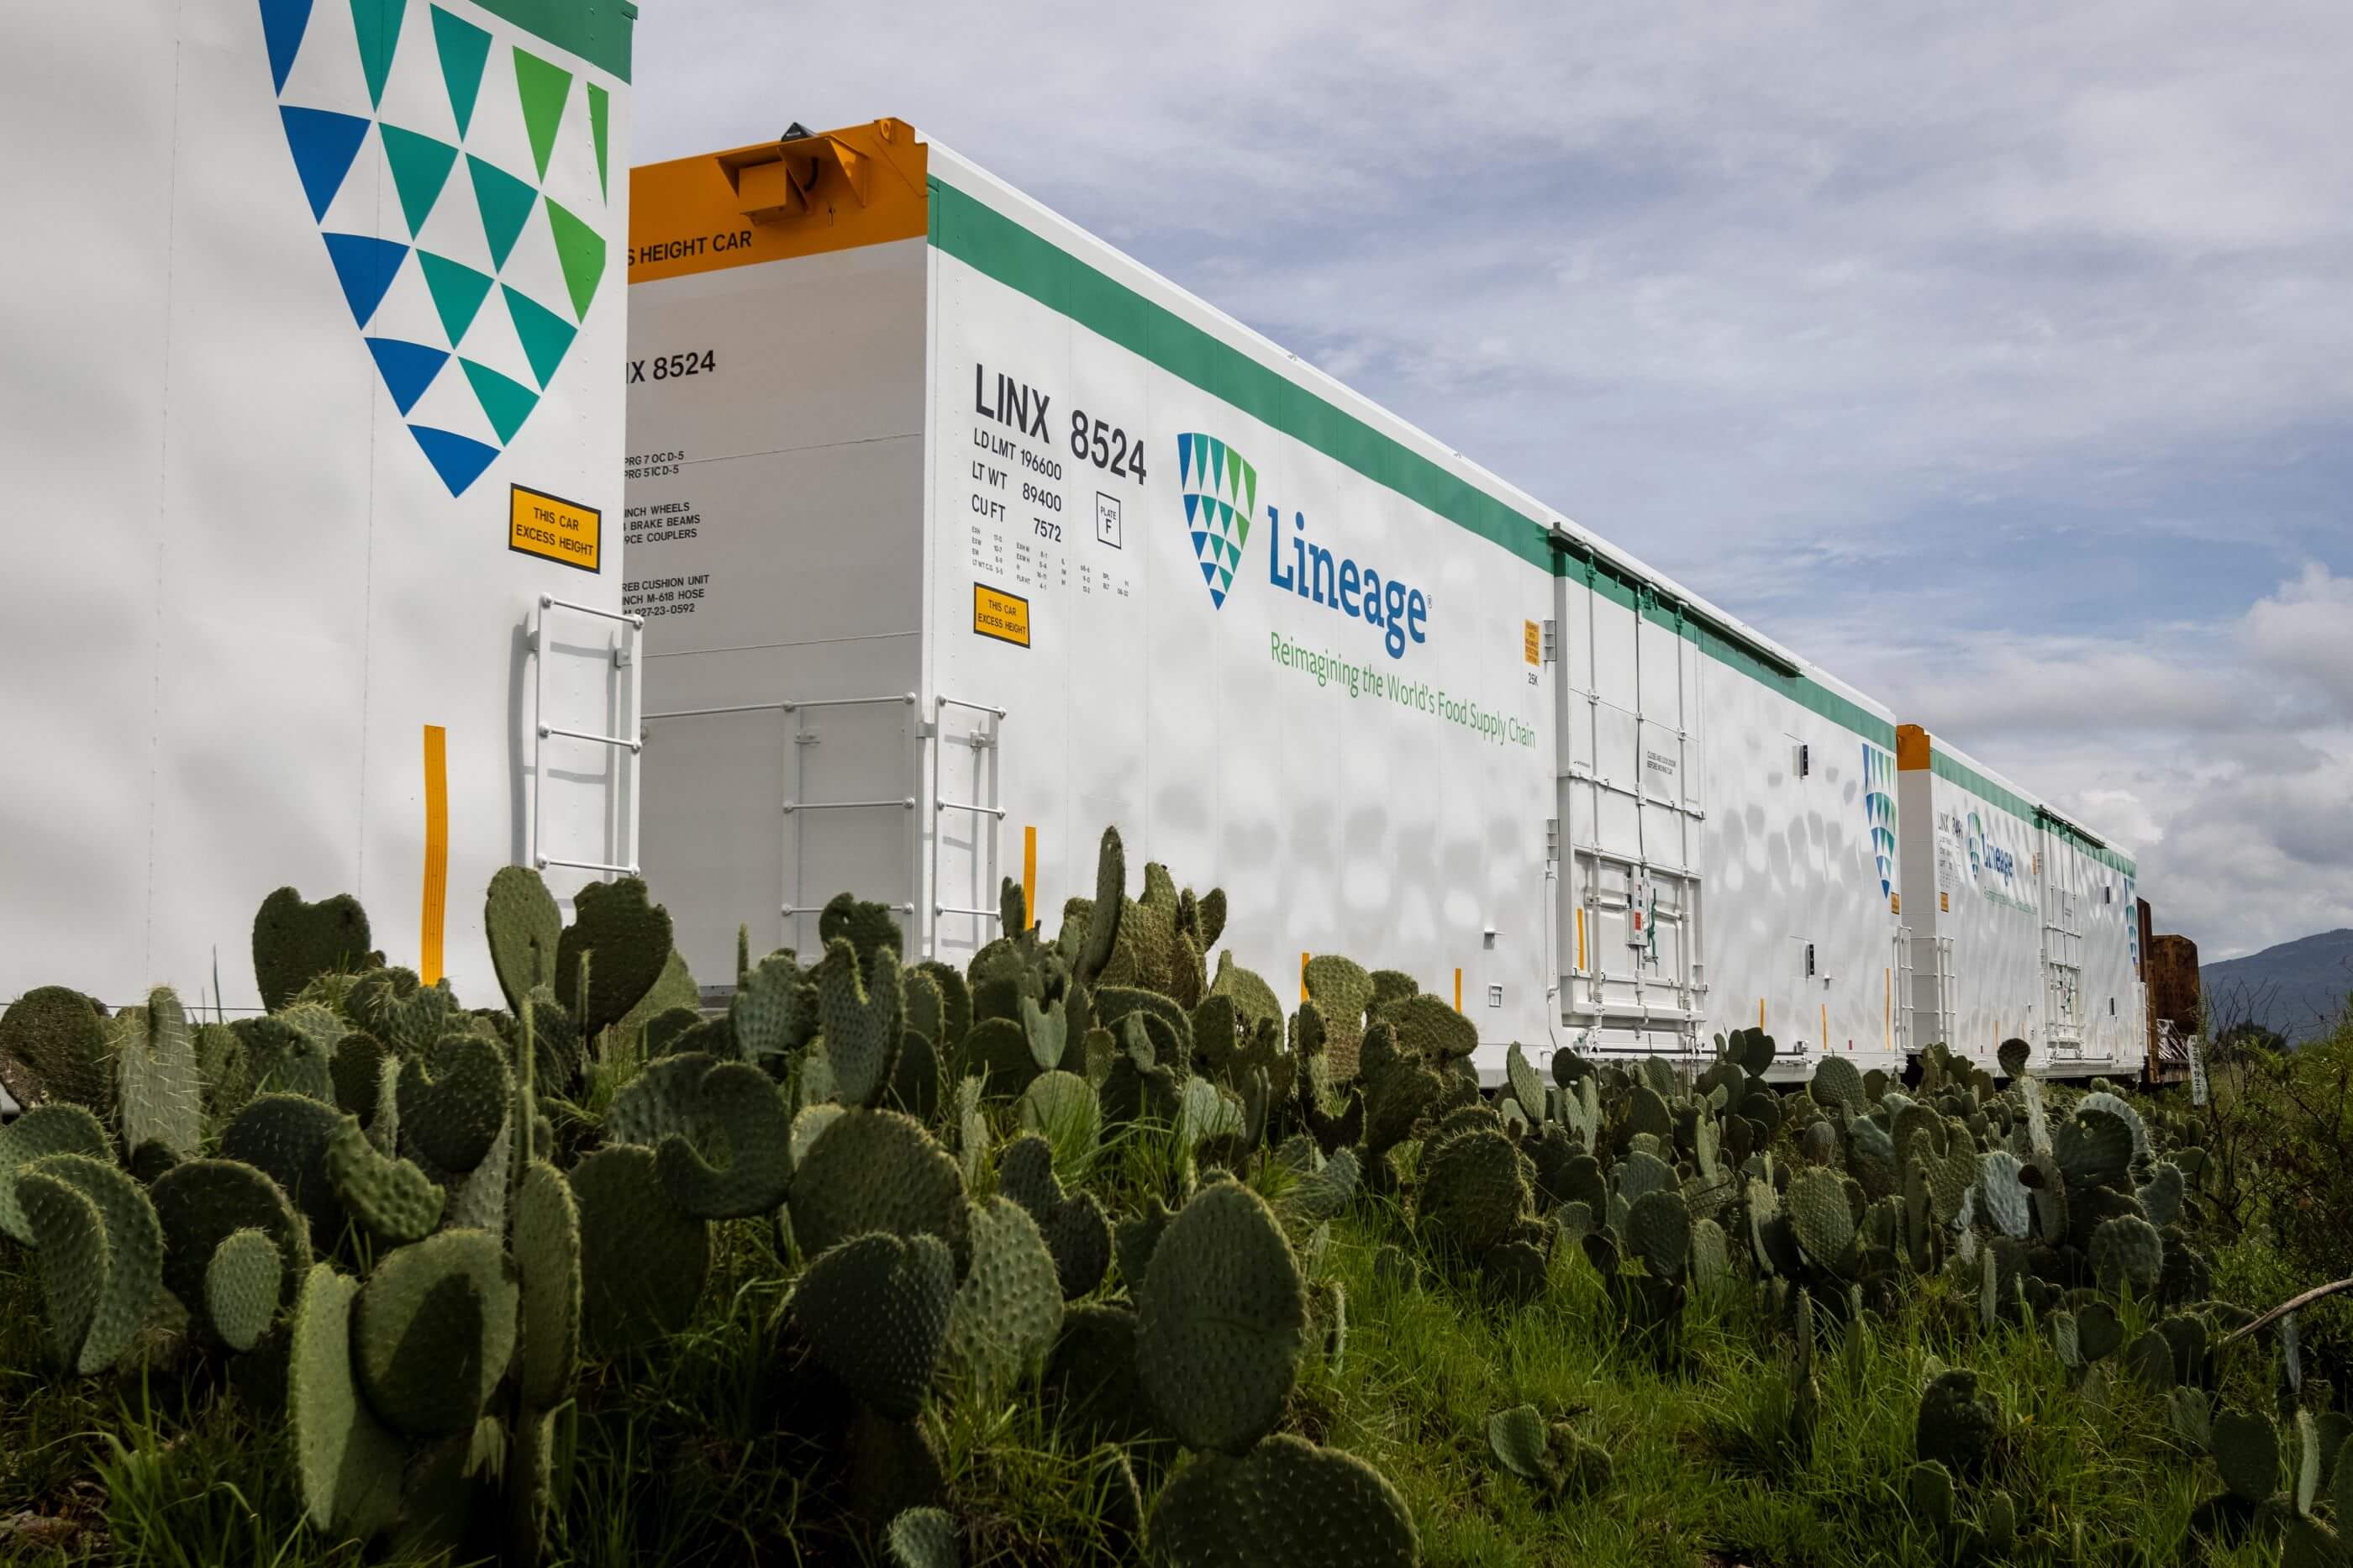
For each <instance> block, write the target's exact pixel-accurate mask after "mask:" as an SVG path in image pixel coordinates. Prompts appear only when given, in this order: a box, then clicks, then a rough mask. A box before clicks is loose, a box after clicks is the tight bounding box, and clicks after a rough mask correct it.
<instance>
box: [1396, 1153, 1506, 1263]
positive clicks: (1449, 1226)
mask: <svg viewBox="0 0 2353 1568" xmlns="http://www.w3.org/2000/svg"><path fill="white" fill-rule="evenodd" d="M1534 1202H1535V1199H1534V1197H1533V1195H1532V1194H1531V1193H1530V1191H1529V1187H1528V1183H1527V1177H1526V1174H1525V1169H1524V1167H1523V1164H1522V1162H1521V1159H1520V1152H1519V1149H1518V1147H1517V1146H1516V1145H1514V1143H1513V1142H1512V1141H1511V1139H1510V1138H1508V1137H1506V1136H1504V1134H1503V1133H1502V1132H1500V1131H1493V1130H1492V1129H1488V1128H1478V1129H1473V1130H1471V1131H1465V1132H1462V1133H1460V1134H1458V1135H1457V1136H1455V1137H1452V1138H1450V1139H1448V1140H1446V1141H1445V1142H1444V1143H1443V1144H1442V1145H1440V1148H1439V1150H1438V1152H1436V1153H1435V1154H1431V1155H1429V1156H1428V1169H1427V1170H1426V1171H1425V1172H1424V1173H1423V1175H1422V1184H1421V1192H1420V1193H1419V1195H1418V1196H1417V1198H1416V1200H1415V1208H1416V1211H1417V1214H1418V1215H1419V1218H1420V1220H1421V1223H1422V1224H1423V1225H1424V1226H1426V1227H1428V1228H1429V1229H1430V1233H1431V1236H1432V1237H1433V1238H1434V1239H1435V1240H1436V1241H1438V1242H1439V1243H1440V1245H1442V1246H1444V1247H1448V1248H1449V1249H1451V1251H1452V1252H1453V1253H1454V1254H1455V1255H1456V1256H1458V1257H1461V1258H1475V1257H1477V1256H1479V1255H1480V1254H1482V1253H1484V1252H1487V1251H1489V1250H1490V1249H1492V1248H1493V1247H1500V1246H1502V1245H1503V1244H1504V1241H1505V1240H1506V1239H1508V1238H1509V1236H1510V1232H1511V1229H1512V1227H1513V1226H1514V1224H1516V1223H1517V1222H1518V1221H1519V1220H1520V1219H1521V1218H1522V1217H1523V1216H1525V1215H1526V1214H1527V1213H1528V1211H1529V1209H1530V1206H1531V1205H1533V1203H1534Z"/></svg>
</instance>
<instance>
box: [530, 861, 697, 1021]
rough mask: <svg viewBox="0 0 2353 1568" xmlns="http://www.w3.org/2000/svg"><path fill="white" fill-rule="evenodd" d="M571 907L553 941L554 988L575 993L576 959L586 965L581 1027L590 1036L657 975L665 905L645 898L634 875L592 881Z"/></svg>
mask: <svg viewBox="0 0 2353 1568" xmlns="http://www.w3.org/2000/svg"><path fill="white" fill-rule="evenodd" d="M573 909H574V910H575V918H574V920H573V922H572V924H570V925H569V926H566V927H565V930H564V934H563V935H562V936H561V937H560V938H558V939H557V942H556V946H555V994H557V995H558V996H564V997H571V996H576V995H578V994H579V993H580V959H581V955H582V954H584V953H589V952H594V953H595V954H596V958H595V959H594V960H593V961H591V963H589V965H588V1009H587V1016H586V1017H584V1018H582V1019H581V1020H580V1026H581V1028H582V1029H583V1030H584V1031H585V1032H586V1034H587V1035H588V1036H589V1037H591V1038H594V1037H596V1036H597V1035H599V1034H601V1033H603V1032H604V1030H605V1027H606V1026H607V1025H610V1024H617V1023H619V1022H620V1021H621V1020H622V1019H623V1018H625V1017H627V1016H628V1012H629V1009H630V1008H632V1007H634V1006H636V1005H638V999H639V998H640V997H642V996H644V995H645V994H646V993H647V992H649V991H650V990H652V989H653V987H654V982H656V981H657V980H659V979H660V978H661V974H662V970H663V969H664V968H665V967H667V966H668V964H669V963H670V911H669V910H665V909H663V908H662V907H661V906H660V905H659V904H657V903H652V902H650V901H649V900H648V899H647V898H646V885H645V883H644V882H642V881H640V880H639V879H637V878H635V877H623V878H621V879H618V880H617V881H612V882H591V883H589V884H587V885H586V887H584V888H582V889H580V892H579V896H578V897H577V898H576V899H575V900H573Z"/></svg>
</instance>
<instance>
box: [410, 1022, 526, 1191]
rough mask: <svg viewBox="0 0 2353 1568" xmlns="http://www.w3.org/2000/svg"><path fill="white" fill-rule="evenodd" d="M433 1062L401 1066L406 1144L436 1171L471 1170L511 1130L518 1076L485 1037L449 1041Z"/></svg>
mask: <svg viewBox="0 0 2353 1568" xmlns="http://www.w3.org/2000/svg"><path fill="white" fill-rule="evenodd" d="M428 1059H429V1063H430V1066H429V1068H428V1065H427V1062H426V1061H417V1060H410V1061H406V1062H404V1063H402V1064H401V1069H400V1135H401V1142H403V1143H404V1144H405V1145H407V1146H408V1147H409V1148H411V1149H413V1150H414V1151H415V1152H417V1153H418V1154H421V1155H422V1156H423V1157H424V1163H427V1164H429V1165H431V1166H433V1167H434V1168H435V1169H437V1170H441V1171H448V1172H451V1173H464V1172H468V1171H471V1170H473V1169H474V1168H475V1167H476V1166H478V1165H480V1163H482V1162H483V1161H484V1160H485V1159H486V1158H488V1157H489V1155H490V1152H491V1144H493V1143H495V1142H498V1137H499V1132H500V1131H501V1129H502V1128H504V1127H505V1125H506V1120H507V1110H508V1108H509V1106H511V1105H512V1103H513V1100H514V1078H513V1075H512V1074H511V1073H509V1072H508V1071H507V1064H506V1058H504V1057H503V1056H501V1054H500V1052H499V1047H497V1046H496V1045H494V1044H492V1043H491V1041H489V1040H486V1039H484V1038H482V1037H480V1035H450V1036H448V1037H444V1038H443V1039H442V1041H441V1043H440V1044H438V1046H436V1047H433V1051H432V1055H431V1057H430V1058H428Z"/></svg>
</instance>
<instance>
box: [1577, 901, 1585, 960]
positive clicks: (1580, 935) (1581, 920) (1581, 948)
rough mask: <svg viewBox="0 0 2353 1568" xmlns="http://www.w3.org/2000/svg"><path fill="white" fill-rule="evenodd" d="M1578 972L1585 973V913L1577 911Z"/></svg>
mask: <svg viewBox="0 0 2353 1568" xmlns="http://www.w3.org/2000/svg"><path fill="white" fill-rule="evenodd" d="M1577 973H1579V974H1582V973H1585V911H1584V910H1581V909H1580V910H1577Z"/></svg>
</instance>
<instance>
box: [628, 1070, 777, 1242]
mask: <svg viewBox="0 0 2353 1568" xmlns="http://www.w3.org/2000/svg"><path fill="white" fill-rule="evenodd" d="M680 1059H681V1060H683V1059H685V1058H680ZM704 1059H706V1060H707V1058H704ZM687 1092H688V1093H689V1094H690V1095H691V1110H689V1112H688V1115H687V1121H688V1124H689V1125H690V1126H691V1128H693V1129H695V1131H696V1135H694V1136H690V1135H688V1134H683V1133H676V1132H673V1133H670V1134H669V1135H668V1136H666V1137H664V1138H663V1139H662V1141H661V1143H660V1146H659V1152H658V1154H657V1156H656V1161H657V1163H656V1169H657V1170H658V1171H659V1174H660V1176H661V1181H662V1186H663V1188H664V1190H665V1191H667V1192H668V1193H669V1194H670V1201H671V1202H672V1203H675V1204H676V1205H678V1206H679V1207H680V1208H681V1209H683V1210H684V1211H685V1212H686V1213H688V1214H691V1215H694V1216H695V1217H696V1218H698V1219H745V1218H749V1217H750V1216H751V1215H762V1214H767V1213H769V1212H770V1211H772V1210H773V1209H775V1208H776V1205H779V1204H781V1203H783V1202H784V1201H785V1193H786V1188H787V1187H788V1186H789V1185H790V1184H791V1182H792V1161H791V1145H792V1117H791V1115H790V1113H789V1112H787V1111H786V1108H785V1099H784V1095H783V1093H782V1091H781V1090H779V1089H778V1088H777V1087H776V1083H775V1082H774V1081H773V1080H772V1079H769V1077H768V1075H767V1074H765V1073H764V1072H762V1071H761V1070H760V1069H759V1068H755V1067H753V1066H751V1065H750V1064H749V1063H746V1062H721V1063H718V1064H717V1065H716V1066H712V1067H710V1068H708V1069H707V1070H705V1071H703V1072H702V1074H701V1075H700V1079H699V1081H697V1082H695V1083H694V1084H693V1085H692V1087H691V1089H689V1090H688V1091H687ZM712 1153H717V1154H720V1155H723V1163H718V1162H714V1161H713V1160H712V1158H711V1155H712Z"/></svg>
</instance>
